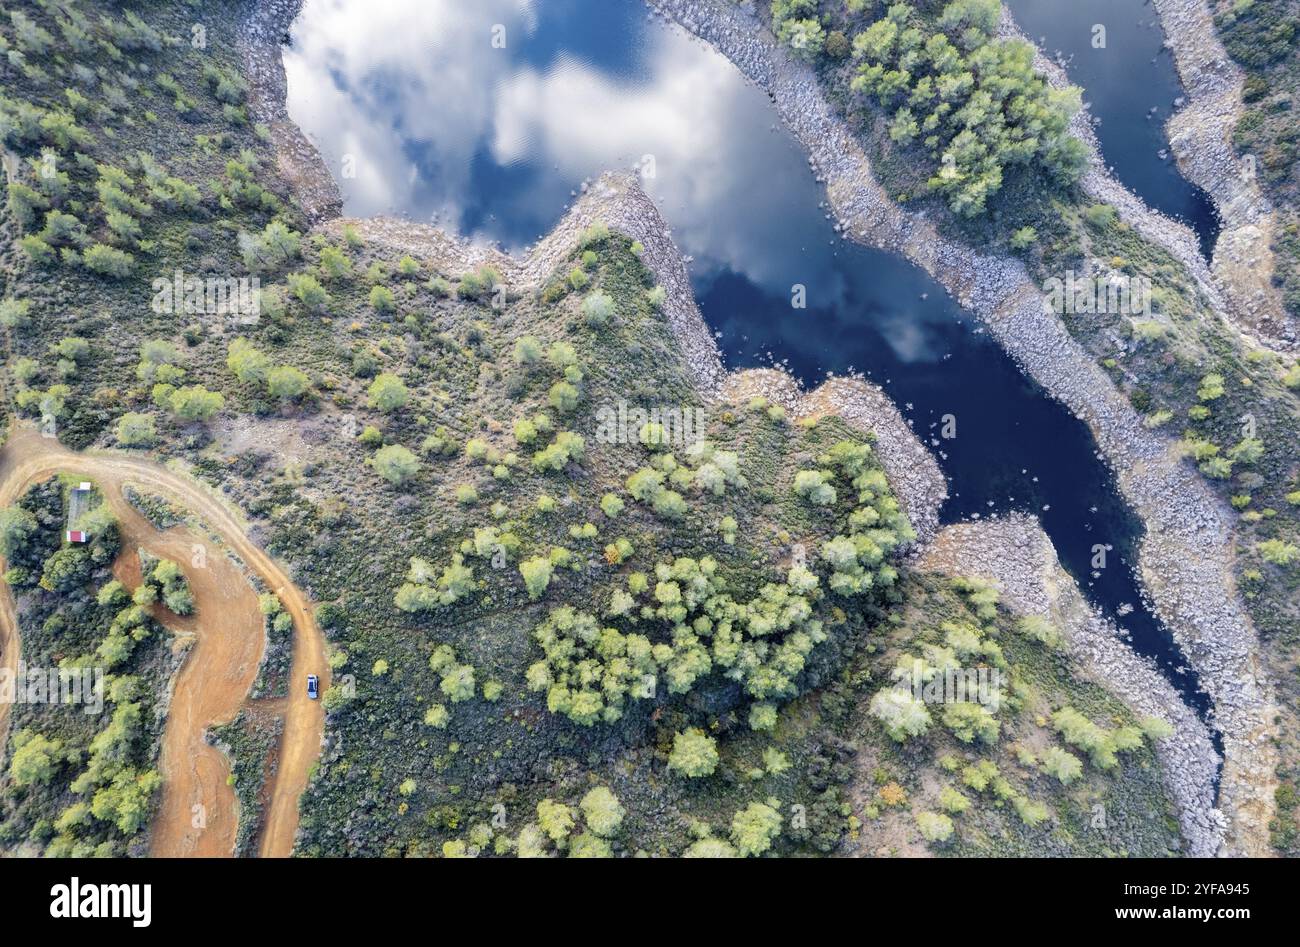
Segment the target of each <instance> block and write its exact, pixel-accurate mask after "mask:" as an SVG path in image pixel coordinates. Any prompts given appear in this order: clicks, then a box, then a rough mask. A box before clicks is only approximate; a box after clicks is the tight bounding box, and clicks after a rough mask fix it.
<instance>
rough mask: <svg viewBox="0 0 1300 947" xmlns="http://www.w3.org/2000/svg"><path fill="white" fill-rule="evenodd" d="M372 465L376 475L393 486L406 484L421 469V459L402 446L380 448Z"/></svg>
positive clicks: (372, 460)
mask: <svg viewBox="0 0 1300 947" xmlns="http://www.w3.org/2000/svg"><path fill="white" fill-rule="evenodd" d="M370 463H371V464H372V466H374V468H375V473H377V474H379V476H381V477H383V478H384V479H385V480H387V481H388V482H389V483H393V484H400V483H405V482H406V481H407V480H410V479H411V478H412V477H414V476H415V475H416V473H417V472H418V471H419V469H420V459H419V458H418V457H416V456H415V454H413V453H412V452H411V451H409V450H407V449H406V448H405V447H403V446H402V445H400V444H389V445H388V446H387V447H381V448H379V450H377V451H375V455H374V456H373V457H372V458H371V459H370Z"/></svg>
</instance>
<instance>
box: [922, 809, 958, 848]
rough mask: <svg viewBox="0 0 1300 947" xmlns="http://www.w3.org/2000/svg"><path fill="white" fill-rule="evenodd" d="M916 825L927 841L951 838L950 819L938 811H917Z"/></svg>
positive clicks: (951, 827) (943, 840)
mask: <svg viewBox="0 0 1300 947" xmlns="http://www.w3.org/2000/svg"><path fill="white" fill-rule="evenodd" d="M916 827H917V828H918V829H920V830H921V836H922V838H924V839H925V840H926V841H927V842H946V841H947V840H948V839H950V838H952V830H953V825H952V819H950V818H948V817H947V816H946V815H943V814H942V813H939V812H918V813H917V814H916Z"/></svg>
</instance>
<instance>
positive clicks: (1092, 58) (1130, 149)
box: [1003, 0, 1219, 260]
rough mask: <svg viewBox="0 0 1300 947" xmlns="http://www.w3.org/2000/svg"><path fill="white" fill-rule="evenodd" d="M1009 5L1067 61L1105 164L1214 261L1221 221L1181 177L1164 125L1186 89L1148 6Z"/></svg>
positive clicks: (1065, 1) (1028, 31) (1051, 0)
mask: <svg viewBox="0 0 1300 947" xmlns="http://www.w3.org/2000/svg"><path fill="white" fill-rule="evenodd" d="M1003 2H1004V3H1005V4H1006V6H1007V7H1008V8H1009V9H1010V10H1011V12H1012V14H1013V15H1014V16H1015V19H1016V22H1017V23H1019V24H1020V28H1021V29H1022V30H1024V32H1025V35H1026V36H1028V37H1029V38H1030V39H1032V40H1033V41H1034V42H1036V43H1038V45H1039V47H1040V48H1041V49H1042V50H1043V51H1044V52H1045V53H1047V54H1048V55H1049V56H1051V57H1052V58H1055V59H1061V60H1063V61H1064V62H1065V68H1066V71H1067V72H1068V73H1069V75H1070V79H1071V81H1073V82H1074V83H1075V84H1076V85H1079V86H1081V87H1082V88H1083V90H1084V95H1083V100H1084V102H1086V103H1087V104H1088V106H1089V111H1090V112H1091V113H1092V115H1093V117H1094V118H1095V119H1097V125H1096V130H1097V138H1098V141H1099V143H1100V145H1101V153H1102V157H1104V158H1105V160H1106V164H1107V165H1108V166H1110V167H1111V169H1112V170H1113V171H1114V173H1115V176H1116V177H1117V178H1118V179H1119V180H1120V181H1121V182H1122V183H1123V184H1124V185H1125V186H1126V187H1127V188H1128V189H1129V190H1130V191H1133V192H1134V193H1135V194H1138V195H1139V196H1141V197H1142V198H1143V200H1145V201H1146V202H1147V204H1148V205H1149V206H1151V207H1153V208H1155V209H1156V210H1158V211H1161V212H1162V213H1164V214H1167V215H1168V216H1170V217H1174V218H1177V219H1180V220H1182V221H1183V222H1184V223H1186V224H1187V225H1188V226H1190V227H1191V228H1192V229H1193V230H1194V231H1195V232H1196V236H1197V238H1198V240H1199V241H1200V245H1201V253H1202V255H1203V256H1205V258H1206V259H1207V260H1208V259H1209V258H1210V255H1211V254H1212V253H1213V251H1214V241H1215V240H1216V239H1218V236H1219V219H1218V215H1217V214H1216V213H1215V212H1214V207H1213V205H1212V204H1211V203H1210V199H1209V197H1207V196H1206V194H1205V192H1204V191H1202V190H1201V189H1200V188H1198V187H1196V186H1195V185H1193V184H1191V183H1189V182H1188V181H1187V180H1186V179H1185V178H1183V176H1182V175H1181V174H1180V173H1179V171H1178V167H1177V164H1176V163H1175V161H1174V158H1173V155H1172V154H1171V153H1170V152H1169V140H1168V137H1167V136H1166V133H1165V122H1166V121H1167V120H1168V119H1169V116H1170V113H1172V112H1173V111H1174V102H1175V100H1176V99H1177V98H1178V97H1179V96H1181V95H1182V94H1183V89H1182V85H1181V84H1180V82H1179V79H1178V71H1177V69H1176V68H1175V67H1174V61H1173V58H1172V57H1171V56H1170V55H1169V53H1168V51H1166V50H1165V48H1164V41H1165V34H1164V30H1163V29H1162V28H1161V26H1160V18H1159V17H1158V16H1157V15H1156V12H1155V10H1154V9H1152V7H1151V5H1150V3H1148V2H1139V0H1003ZM1098 27H1102V28H1104V34H1103V33H1102V31H1101V30H1099V29H1098ZM1094 37H1098V38H1099V39H1098V40H1094ZM1101 39H1104V43H1105V45H1104V46H1102V45H1100V40H1101ZM1162 154H1163V157H1162V156H1161V155H1162Z"/></svg>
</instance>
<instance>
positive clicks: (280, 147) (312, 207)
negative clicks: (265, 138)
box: [239, 0, 343, 223]
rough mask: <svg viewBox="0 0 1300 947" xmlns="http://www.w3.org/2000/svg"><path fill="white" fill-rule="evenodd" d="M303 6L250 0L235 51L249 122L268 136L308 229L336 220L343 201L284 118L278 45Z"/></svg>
mask: <svg viewBox="0 0 1300 947" xmlns="http://www.w3.org/2000/svg"><path fill="white" fill-rule="evenodd" d="M302 4H303V0H249V3H248V4H247V6H246V10H245V15H244V16H242V17H241V18H240V21H239V46H240V52H241V53H242V55H243V59H244V75H245V76H246V77H247V78H248V81H249V86H250V96H249V106H250V110H251V113H252V119H253V121H254V122H260V123H262V124H264V125H266V127H267V128H269V129H270V130H271V139H272V141H273V142H274V145H275V152H276V158H277V161H278V163H279V171H280V173H281V174H282V175H284V177H285V179H286V180H287V181H289V183H290V184H291V185H292V187H293V194H294V198H295V199H296V200H297V202H298V204H299V206H300V207H301V208H302V210H303V213H304V214H305V215H306V216H307V219H308V220H310V221H311V222H312V223H318V222H319V221H322V220H328V219H330V218H331V217H337V216H338V215H339V214H340V213H341V212H342V210H343V195H342V194H340V193H339V188H338V185H337V184H336V183H335V181H334V178H333V177H332V176H331V175H330V173H329V170H328V169H327V168H326V167H325V163H324V161H323V160H322V159H321V156H320V152H319V151H317V150H316V146H315V145H313V144H312V143H311V142H310V141H308V140H307V136H306V135H304V134H303V133H302V130H301V129H300V128H299V127H298V126H297V125H296V124H294V122H293V120H292V119H291V118H289V112H288V110H287V108H286V105H285V101H286V99H287V93H288V88H287V84H286V80H285V74H284V57H283V55H282V52H281V43H282V42H283V40H284V38H285V37H286V36H288V35H289V28H290V27H291V26H292V25H293V21H294V20H295V19H297V17H298V13H299V11H300V10H302Z"/></svg>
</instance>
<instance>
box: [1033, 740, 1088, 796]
mask: <svg viewBox="0 0 1300 947" xmlns="http://www.w3.org/2000/svg"><path fill="white" fill-rule="evenodd" d="M1042 767H1043V772H1045V773H1047V774H1048V775H1049V776H1055V777H1056V778H1057V779H1058V780H1060V782H1061V784H1062V785H1064V786H1068V785H1069V784H1070V783H1072V782H1074V781H1075V780H1076V779H1078V778H1079V777H1080V776H1081V775H1082V774H1083V764H1082V763H1080V762H1079V758H1078V757H1077V756H1075V755H1073V754H1072V753H1067V752H1066V751H1065V750H1063V749H1061V748H1060V747H1059V746H1053V747H1048V749H1047V751H1046V752H1045V753H1043V760H1042Z"/></svg>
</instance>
